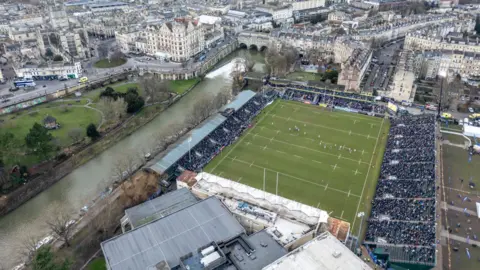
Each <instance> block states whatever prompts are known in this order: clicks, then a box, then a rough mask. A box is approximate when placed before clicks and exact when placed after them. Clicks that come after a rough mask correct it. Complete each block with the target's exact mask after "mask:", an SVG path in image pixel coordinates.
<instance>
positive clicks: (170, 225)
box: [101, 197, 245, 270]
mask: <svg viewBox="0 0 480 270" xmlns="http://www.w3.org/2000/svg"><path fill="white" fill-rule="evenodd" d="M242 233H245V229H244V228H243V227H242V226H241V225H240V223H239V222H238V221H237V220H236V219H235V218H234V217H233V216H232V214H231V213H230V212H229V211H228V210H227V209H226V207H225V206H224V205H223V204H222V202H220V201H219V199H217V198H216V197H209V198H207V199H205V200H203V201H200V202H198V203H196V204H194V205H192V206H190V207H187V208H184V209H182V210H180V211H178V212H175V213H173V214H171V215H169V216H166V217H163V218H161V219H158V220H156V221H153V222H151V223H148V224H146V225H143V226H140V227H138V228H136V229H134V230H132V231H129V232H127V233H125V234H123V235H120V236H117V237H115V238H112V239H110V240H107V241H105V242H103V243H102V244H101V247H102V250H103V254H104V256H105V260H106V262H107V265H108V268H109V269H114V270H117V269H118V270H121V269H149V267H154V266H155V265H156V264H158V263H160V262H161V261H166V263H168V265H169V267H170V268H174V267H176V266H178V265H179V264H180V257H182V256H184V255H186V254H189V253H191V252H196V251H197V250H198V249H199V248H201V247H204V246H206V245H208V244H209V243H212V242H225V241H228V240H230V239H232V238H234V237H236V236H238V235H239V234H242Z"/></svg>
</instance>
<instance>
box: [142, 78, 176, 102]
mask: <svg viewBox="0 0 480 270" xmlns="http://www.w3.org/2000/svg"><path fill="white" fill-rule="evenodd" d="M139 83H140V86H141V88H142V89H143V91H144V93H145V98H146V99H147V100H148V101H149V103H155V102H161V101H164V100H167V99H168V98H169V96H170V92H172V90H171V89H170V83H169V81H166V80H160V79H157V78H155V77H154V76H153V75H145V76H143V77H142V78H141V79H140V81H139Z"/></svg>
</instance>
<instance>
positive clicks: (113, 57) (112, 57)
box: [109, 50, 125, 61]
mask: <svg viewBox="0 0 480 270" xmlns="http://www.w3.org/2000/svg"><path fill="white" fill-rule="evenodd" d="M123 59H125V54H123V53H122V52H121V51H120V50H115V51H114V52H113V53H112V55H110V57H109V61H118V60H123Z"/></svg>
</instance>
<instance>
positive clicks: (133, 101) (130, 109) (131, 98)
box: [124, 88, 145, 113]
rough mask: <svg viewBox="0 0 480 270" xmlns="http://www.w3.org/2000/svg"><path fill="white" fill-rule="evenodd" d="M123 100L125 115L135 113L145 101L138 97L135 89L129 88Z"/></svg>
mask: <svg viewBox="0 0 480 270" xmlns="http://www.w3.org/2000/svg"><path fill="white" fill-rule="evenodd" d="M124 99H125V102H126V103H127V113H135V112H137V111H139V110H140V109H141V108H142V107H143V105H145V100H144V99H143V97H141V96H139V95H138V92H137V88H129V89H128V90H127V93H126V95H125V98H124Z"/></svg>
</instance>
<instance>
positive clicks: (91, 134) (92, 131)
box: [87, 123, 100, 140]
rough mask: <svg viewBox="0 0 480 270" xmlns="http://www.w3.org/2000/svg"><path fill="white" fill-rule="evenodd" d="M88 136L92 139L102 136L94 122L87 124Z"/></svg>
mask: <svg viewBox="0 0 480 270" xmlns="http://www.w3.org/2000/svg"><path fill="white" fill-rule="evenodd" d="M87 136H88V137H89V138H91V139H92V140H96V139H98V138H100V133H98V131H97V127H96V126H95V125H94V124H93V123H90V125H88V126H87Z"/></svg>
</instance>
